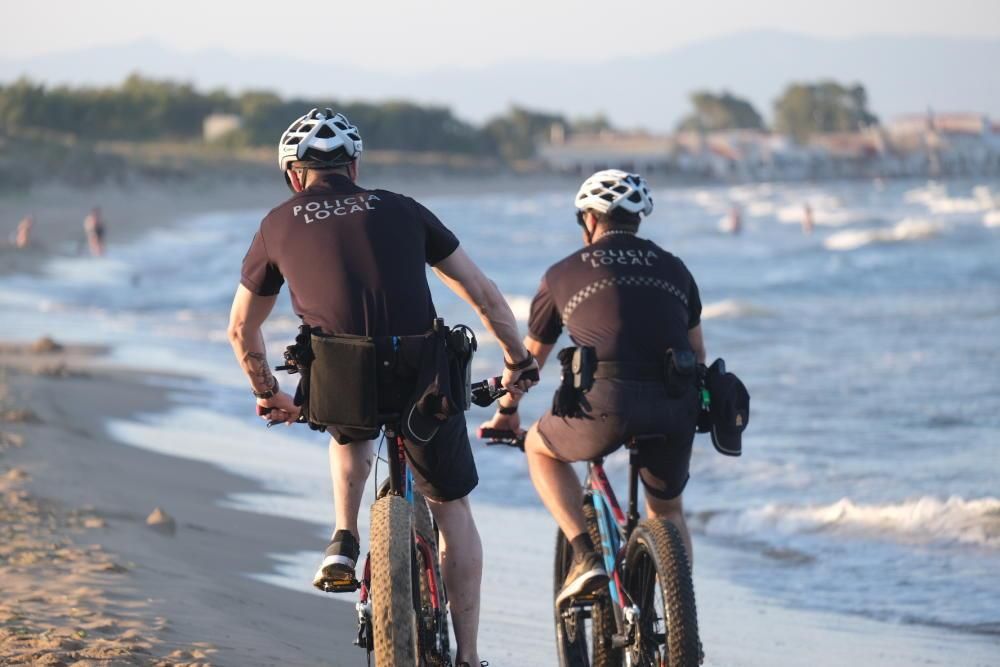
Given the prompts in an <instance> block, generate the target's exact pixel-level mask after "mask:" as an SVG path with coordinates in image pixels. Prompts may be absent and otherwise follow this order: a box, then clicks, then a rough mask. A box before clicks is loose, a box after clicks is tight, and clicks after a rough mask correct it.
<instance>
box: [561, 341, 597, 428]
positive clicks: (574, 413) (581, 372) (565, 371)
mask: <svg viewBox="0 0 1000 667" xmlns="http://www.w3.org/2000/svg"><path fill="white" fill-rule="evenodd" d="M559 363H560V364H561V365H562V374H561V379H560V383H559V388H558V389H556V393H555V395H554V396H553V397H552V414H553V415H555V416H557V417H583V416H584V412H583V408H584V407H585V403H586V401H585V399H584V395H585V394H586V393H587V392H588V391H590V388H591V387H593V386H594V372H595V371H596V370H597V353H596V351H595V350H594V348H592V347H566V348H563V349H562V350H559Z"/></svg>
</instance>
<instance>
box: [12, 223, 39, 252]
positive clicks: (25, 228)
mask: <svg viewBox="0 0 1000 667" xmlns="http://www.w3.org/2000/svg"><path fill="white" fill-rule="evenodd" d="M34 226H35V218H34V217H33V216H30V215H26V216H24V218H23V219H22V220H21V222H19V223H17V231H16V232H14V239H13V240H14V247H15V248H27V247H28V246H30V245H31V228H32V227H34Z"/></svg>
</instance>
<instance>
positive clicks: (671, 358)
mask: <svg viewBox="0 0 1000 667" xmlns="http://www.w3.org/2000/svg"><path fill="white" fill-rule="evenodd" d="M663 384H664V386H665V387H666V388H667V396H669V397H670V398H683V397H684V396H685V395H686V394H687V393H688V392H690V391H691V390H692V389H693V388H695V387H696V386H697V385H698V360H697V359H696V358H695V356H694V352H692V351H691V350H685V349H680V350H674V349H672V348H671V349H669V350H667V353H666V355H665V356H664V359H663Z"/></svg>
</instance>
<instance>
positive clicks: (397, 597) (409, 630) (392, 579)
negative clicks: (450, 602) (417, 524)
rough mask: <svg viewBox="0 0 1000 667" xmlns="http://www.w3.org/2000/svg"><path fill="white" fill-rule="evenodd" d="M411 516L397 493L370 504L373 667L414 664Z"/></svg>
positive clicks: (406, 504) (408, 505) (414, 636)
mask: <svg viewBox="0 0 1000 667" xmlns="http://www.w3.org/2000/svg"><path fill="white" fill-rule="evenodd" d="M411 517H412V512H411V509H410V504H409V503H408V502H406V499H405V498H402V497H400V496H396V495H386V496H383V497H381V498H379V499H378V500H376V501H375V504H374V505H373V506H372V513H371V578H372V625H373V634H374V635H375V665H376V667H403V666H404V665H405V666H409V665H416V664H417V660H416V655H417V648H416V639H417V628H416V615H415V614H414V612H413V602H414V596H413V592H414V591H413V571H412V561H413V554H412V551H411V545H412V532H411Z"/></svg>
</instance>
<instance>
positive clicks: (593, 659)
mask: <svg viewBox="0 0 1000 667" xmlns="http://www.w3.org/2000/svg"><path fill="white" fill-rule="evenodd" d="M583 516H584V518H585V519H586V521H587V532H589V533H590V539H591V540H592V541H593V542H594V544H595V545H598V546H599V545H600V544H601V532H600V529H599V528H598V527H597V511H596V510H595V509H594V504H593V502H592V501H591V500H590V498H589V497H588V498H586V499H584V503H583ZM572 560H573V548H572V547H571V546H570V544H569V542H567V541H566V538H565V536H563V534H562V531H559V534H558V536H557V538H556V561H555V581H554V585H555V591H554V596H558V595H559V591H560V590H561V589H562V585H563V581H564V580H565V579H566V573H567V572H568V571H569V568H570V562H571V561H572ZM553 599H554V598H553ZM612 605H613V602H612V601H611V596H610V594H609V593H608V592H607V591H606V590H604V591H601V592H600V593H598V594H597V595H596V596H595V597H594V600H593V602H592V604H591V605H590V609H589V610H587V609H574V608H571V609H560V608H559V607H558V606H556V607H555V623H556V650H557V653H558V656H559V664H560V667H589V666H591V665H593V667H616V666H617V665H620V664H621V661H622V652H621V650H620V649H615V648H614V647H613V645H612V639H611V637H612V635H613V634H614V633H615V628H616V625H615V613H614V609H613V607H612ZM587 619H589V620H590V625H589V627H588V625H587Z"/></svg>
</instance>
